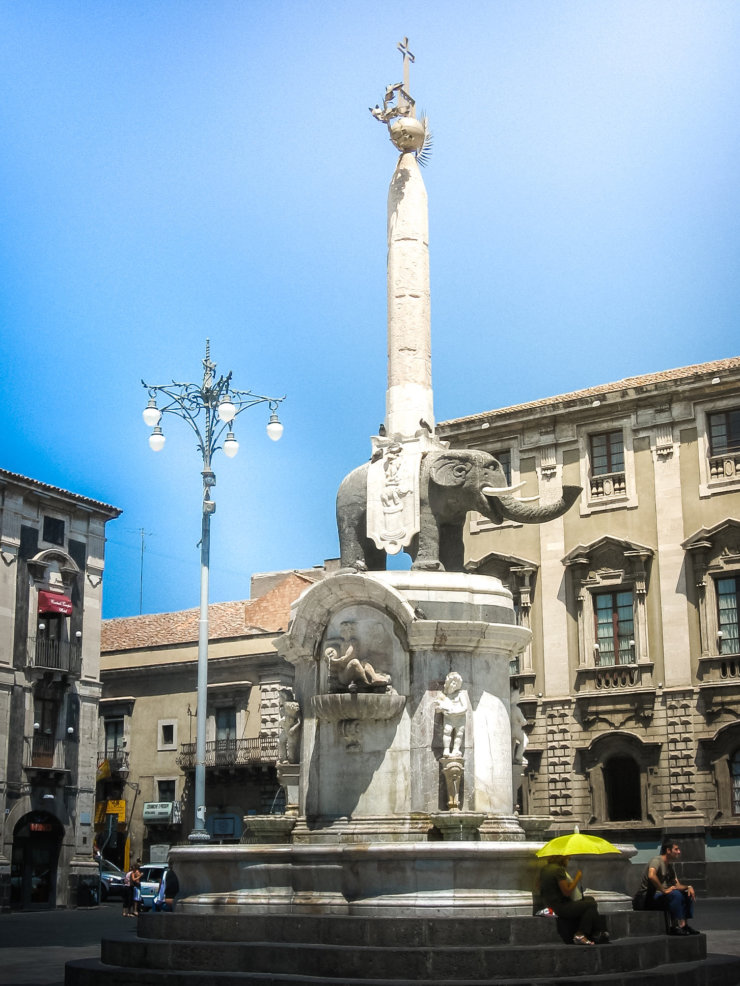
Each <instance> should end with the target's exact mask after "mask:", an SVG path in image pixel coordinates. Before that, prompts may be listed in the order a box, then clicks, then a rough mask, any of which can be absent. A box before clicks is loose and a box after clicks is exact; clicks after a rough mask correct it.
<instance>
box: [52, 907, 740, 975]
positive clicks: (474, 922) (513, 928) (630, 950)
mask: <svg viewBox="0 0 740 986" xmlns="http://www.w3.org/2000/svg"><path fill="white" fill-rule="evenodd" d="M607 922H608V925H609V929H610V933H611V935H612V937H613V941H612V943H611V944H608V945H598V946H595V947H592V946H581V945H573V944H570V943H569V944H566V943H565V942H564V941H562V940H561V938H560V934H561V933H562V934H567V929H565V928H564V927H562V926H561V927H560V928H559V927H558V925H560V922H558V921H556V920H555V919H553V918H545V917H541V918H526V917H512V918H492V919H478V918H473V919H454V918H439V919H436V920H435V919H432V918H400V919H389V918H382V917H381V918H376V919H365V918H353V917H343V916H342V917H333V916H328V915H300V916H296V915H255V916H250V917H241V918H240V917H235V916H214V917H208V916H200V917H197V916H193V915H178V914H157V915H155V914H149V915H143V916H142V917H141V918H140V920H139V925H138V937H137V938H135V939H131V938H130V937H126V936H121V937H120V938H108V939H104V940H103V943H102V950H101V960H100V961H98V960H90V959H87V960H79V961H75V962H70V963H68V964H67V969H66V977H65V986H99V984H100V983H103V982H104V983H105V986H218V984H226V983H228V984H232V986H443V984H446V983H447V984H450V986H485V984H491V986H525V984H526V986H556V984H559V986H565V984H568V986H574V984H581V986H588V984H600V986H620V984H625V986H627V984H630V986H632V984H634V986H678V984H679V983H680V984H681V986H740V959H736V958H730V957H724V956H722V957H714V958H712V959H711V960H707V958H706V938H705V936H704V935H696V936H687V937H685V938H679V937H672V936H668V935H666V934H665V932H664V930H663V928H664V925H663V915H662V914H661V913H659V912H647V913H646V912H640V913H635V912H620V913H614V914H609V915H607ZM710 972H711V976H709V973H710Z"/></svg>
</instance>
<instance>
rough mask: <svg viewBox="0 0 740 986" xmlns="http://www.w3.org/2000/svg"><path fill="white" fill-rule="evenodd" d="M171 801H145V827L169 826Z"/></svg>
mask: <svg viewBox="0 0 740 986" xmlns="http://www.w3.org/2000/svg"><path fill="white" fill-rule="evenodd" d="M172 804H173V802H172V801H145V802H144V808H143V812H142V814H143V818H144V824H145V825H169V823H170V820H171V819H172Z"/></svg>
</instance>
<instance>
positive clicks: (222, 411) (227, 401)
mask: <svg viewBox="0 0 740 986" xmlns="http://www.w3.org/2000/svg"><path fill="white" fill-rule="evenodd" d="M218 416H219V418H220V419H221V420H222V421H227V422H228V421H233V420H234V418H235V417H236V407H235V405H234V404H232V403H231V398H230V397H229V395H228V394H227V395H226V396H225V397H224V398H223V400H222V401H221V403H220V404H219V405H218Z"/></svg>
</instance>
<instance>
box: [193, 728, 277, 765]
mask: <svg viewBox="0 0 740 986" xmlns="http://www.w3.org/2000/svg"><path fill="white" fill-rule="evenodd" d="M277 753H278V741H277V737H271V736H258V737H256V738H254V739H226V740H211V741H210V742H209V743H206V764H205V765H206V767H243V766H248V765H249V764H261V763H275V762H276V761H277ZM177 763H178V765H179V766H180V767H182V768H183V770H193V769H194V768H195V743H181V744H180V753H179V754H178V757H177Z"/></svg>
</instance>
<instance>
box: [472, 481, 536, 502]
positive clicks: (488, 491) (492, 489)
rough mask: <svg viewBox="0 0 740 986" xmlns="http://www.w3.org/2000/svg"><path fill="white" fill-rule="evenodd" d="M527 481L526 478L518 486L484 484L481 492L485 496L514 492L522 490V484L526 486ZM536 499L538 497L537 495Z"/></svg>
mask: <svg viewBox="0 0 740 986" xmlns="http://www.w3.org/2000/svg"><path fill="white" fill-rule="evenodd" d="M526 485H527V481H526V480H524V481H523V482H521V483H517V484H516V486H482V487H481V493H482V494H483V496H501V494H502V493H513V492H514V490H520V489H521V488H522V486H526ZM535 499H537V498H536V497H535Z"/></svg>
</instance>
